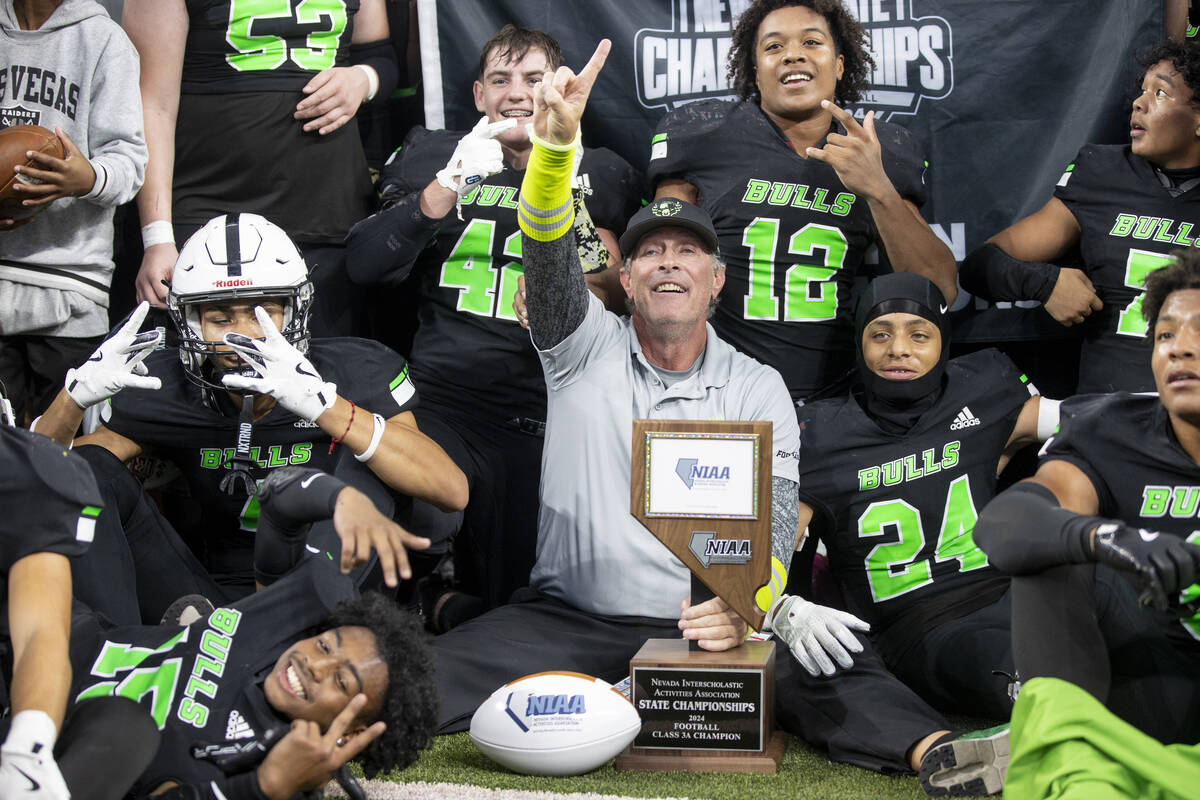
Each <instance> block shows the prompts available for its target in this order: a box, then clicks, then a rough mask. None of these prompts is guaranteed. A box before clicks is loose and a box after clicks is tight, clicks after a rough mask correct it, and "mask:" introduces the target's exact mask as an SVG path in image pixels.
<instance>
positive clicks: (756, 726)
mask: <svg viewBox="0 0 1200 800" xmlns="http://www.w3.org/2000/svg"><path fill="white" fill-rule="evenodd" d="M772 453H773V451H772V449H771V423H770V422H719V421H691V420H645V419H639V420H634V422H633V463H632V486H631V491H630V494H631V508H630V511H631V513H632V514H633V515H634V516H635V517H637V519H638V521H639V522H641V523H642V524H643V525H645V526H646V527H647V528H648V529H649V530H650V532H651V533H653V534H654V535H655V537H657V538H658V539H659V541H661V542H662V543H663V544H664V545H666V546H667V548H668V549H669V550H670V551H671V552H672V553H674V554H675V556H676V557H677V558H678V559H679V560H680V561H682V562H683V563H684V564H686V565H687V566H688V568H689V569H691V571H692V604H693V605H695V604H698V603H701V602H704V601H705V600H707V599H709V598H711V597H713V596H717V597H721V598H723V599H724V600H725V602H727V603H728V604H729V606H730V608H732V609H733V610H734V611H736V612H737V613H738V615H740V616H741V617H742V619H744V620H746V622H747V624H749V625H750V626H751V627H753V628H754V629H756V630H761V629H762V623H763V617H764V616H765V615H764V613H763V611H762V610H761V609H759V608H758V605H757V603H756V602H755V594H756V593H757V592H758V590H759V589H760V588H761V587H763V586H765V585H766V584H767V582H768V581H769V580H770V577H771V456H772ZM629 672H630V699H631V700H632V701H633V704H634V706H635V707H636V708H637V710H638V713H639V714H640V715H641V717H642V730H641V732H640V733H639V734H638V736H637V738H636V739H634V740H633V743H632V744H631V745H630V747H629V749H628V750H626V751H625V752H624V753H623V754H622V755H620V756H619V757H618V758H617V765H616V766H617V769H639V770H689V771H693V772H776V771H778V769H779V761H780V759H781V758H782V757H783V750H784V745H785V741H786V739H785V737H784V735H783V733H781V732H779V731H776V730H775V643H774V642H772V641H766V642H744V643H742V644H741V645H739V646H738V647H735V648H733V649H731V650H726V651H724V652H720V653H714V652H709V651H705V650H701V649H700V648H699V647H698V646H697V645H696V644H695V643H694V642H689V641H688V640H686V639H650V640H648V641H647V642H646V644H645V645H643V647H642V649H641V650H639V651H638V653H637V655H636V656H634V658H633V660H632V661H630V663H629Z"/></svg>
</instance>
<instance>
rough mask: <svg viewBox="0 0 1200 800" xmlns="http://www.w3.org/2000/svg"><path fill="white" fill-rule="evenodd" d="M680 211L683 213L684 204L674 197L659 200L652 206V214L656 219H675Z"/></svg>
mask: <svg viewBox="0 0 1200 800" xmlns="http://www.w3.org/2000/svg"><path fill="white" fill-rule="evenodd" d="M680 211H683V203H682V202H681V201H679V200H676V199H675V198H673V197H665V198H663V199H662V200H657V201H655V203H654V205H652V206H650V213H651V214H653V215H654V216H656V217H673V216H675V215H676V214H678V213H679V212H680Z"/></svg>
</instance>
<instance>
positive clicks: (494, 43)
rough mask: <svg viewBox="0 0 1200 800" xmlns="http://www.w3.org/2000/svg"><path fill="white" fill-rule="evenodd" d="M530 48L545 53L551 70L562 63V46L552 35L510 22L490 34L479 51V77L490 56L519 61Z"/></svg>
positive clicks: (481, 78) (480, 77)
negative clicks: (490, 36)
mask: <svg viewBox="0 0 1200 800" xmlns="http://www.w3.org/2000/svg"><path fill="white" fill-rule="evenodd" d="M530 50H541V51H542V52H543V53H545V54H546V61H547V62H549V64H550V71H551V72H553V71H554V70H556V69H558V68H559V67H561V66H562V64H563V54H562V48H561V47H559V46H558V42H557V41H555V40H554V37H553V36H551V35H550V34H548V33H543V32H542V31H535V30H532V29H531V28H519V27H517V26H516V25H513V24H512V23H511V22H510V23H509V24H508V25H505V26H504V27H503V28H501V29H500V30H498V31H496V32H495V33H494V34H492V38H490V39H488V40H487V42H485V43H484V45H483V49H482V50H480V51H479V79H480V80H483V72H484V70H486V69H487V63H488V60H489V59H490V58H492V56H497V57H498V58H499V59H500V60H501V61H520V60H521V59H522V58H524V57H525V54H526V53H528V52H529V51H530Z"/></svg>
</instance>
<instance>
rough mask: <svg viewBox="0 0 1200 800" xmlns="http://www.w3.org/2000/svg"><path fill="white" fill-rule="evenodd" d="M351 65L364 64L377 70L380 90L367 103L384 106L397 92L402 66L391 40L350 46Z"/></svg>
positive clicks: (379, 40)
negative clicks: (393, 93)
mask: <svg viewBox="0 0 1200 800" xmlns="http://www.w3.org/2000/svg"><path fill="white" fill-rule="evenodd" d="M350 63H352V64H362V65H363V66H366V67H370V68H371V69H373V70H375V74H376V75H378V76H379V88H377V89H376V90H375V96H374V97H372V98H371V99H370V100H368V101H367V102H368V103H370V104H372V105H379V106H383V105H386V104H387V101H388V99H389V98H391V96H392V92H393V91H395V90H396V84H397V83H398V82H399V81H400V65H399V64H397V63H396V51H395V49H393V47H392V40H391V39H377V40H375V41H374V42H363V43H362V44H352V45H350Z"/></svg>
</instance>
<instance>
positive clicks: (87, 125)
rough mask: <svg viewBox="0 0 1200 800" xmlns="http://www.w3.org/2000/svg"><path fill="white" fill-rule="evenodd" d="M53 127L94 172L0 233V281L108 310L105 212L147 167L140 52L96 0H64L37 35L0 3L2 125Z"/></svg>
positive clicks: (8, 1)
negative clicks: (72, 295)
mask: <svg viewBox="0 0 1200 800" xmlns="http://www.w3.org/2000/svg"><path fill="white" fill-rule="evenodd" d="M24 124H35V125H41V126H42V127H44V128H49V129H50V130H53V129H54V127H55V126H56V125H57V126H59V127H61V128H62V129H63V131H65V132H66V134H67V135H68V136H70V137H71V139H72V141H74V142H75V144H76V145H77V146H78V147H79V149H80V150H81V151H82V152H83V154H84V155H85V156H87V157H88V159H89V160H90V161H91V164H92V167H93V168H94V169H95V171H96V184H95V186H94V187H93V188H92V191H91V193H89V194H88V195H86V196H84V197H67V198H62V199H60V200H55V201H54V202H53V203H51V204H50V205H49V206H48V207H47V208H46V209H45V210H44V211H43V212H42V213H40V214H38V215H37V216H36V217H35V218H34V219H33V221H32V222H30V223H29V224H28V225H25V226H23V227H20V228H17V229H15V230H12V231H8V232H5V233H0V280H9V281H14V282H16V283H21V284H27V285H32V286H39V287H45V288H50V289H64V290H69V291H76V292H79V293H80V294H82V295H84V296H85V297H87V298H88V299H89V300H91V301H93V302H95V303H98V304H99V305H101V306H104V307H107V306H108V286H109V282H110V281H111V279H112V271H113V260H112V242H113V222H112V220H113V209H114V207H116V206H117V205H120V204H121V203H125V202H128V201H129V200H131V199H132V198H133V196H134V195H135V194H136V193H137V191H138V189H139V188H141V185H142V180H143V179H144V177H145V170H146V139H145V136H144V134H143V132H142V98H141V94H140V93H139V91H138V55H137V51H136V50H135V49H134V47H133V44H132V43H131V42H130V41H129V38H128V37H127V36H126V35H125V32H124V31H123V30H121V27H120V26H119V25H117V24H116V23H115V22H113V21H112V19H111V18H109V16H108V14H107V13H106V12H105V10H104V8H103V7H102V6H101V5H100V4H99V3H96V2H94V0H63V2H62V4H61V5H60V6H59V7H58V8H57V9H55V11H54V13H53V14H52V15H51V16H50V19H48V20H46V22H45V23H44V24H43V25H42V27H41V28H39V29H38V30H36V31H24V30H21V28H20V26H19V25H18V24H17V20H16V14H15V13H14V11H13V0H0V126H9V125H24Z"/></svg>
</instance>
